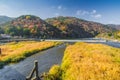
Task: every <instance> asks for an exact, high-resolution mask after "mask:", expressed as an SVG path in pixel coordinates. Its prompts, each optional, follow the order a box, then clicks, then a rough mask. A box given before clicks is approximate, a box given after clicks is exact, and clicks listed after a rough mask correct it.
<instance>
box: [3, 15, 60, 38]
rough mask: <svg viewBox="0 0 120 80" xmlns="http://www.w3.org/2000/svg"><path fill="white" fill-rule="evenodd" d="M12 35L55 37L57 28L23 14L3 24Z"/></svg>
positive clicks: (57, 31)
mask: <svg viewBox="0 0 120 80" xmlns="http://www.w3.org/2000/svg"><path fill="white" fill-rule="evenodd" d="M4 26H5V27H4V30H5V33H7V34H10V35H12V36H22V37H23V36H24V37H42V38H43V37H44V38H54V37H55V38H57V37H58V36H59V30H58V29H57V28H55V27H53V26H52V25H50V24H48V23H46V22H45V21H43V20H42V19H40V18H39V17H36V16H31V15H23V16H20V17H18V18H16V19H14V20H13V21H11V22H9V23H7V24H5V25H4Z"/></svg>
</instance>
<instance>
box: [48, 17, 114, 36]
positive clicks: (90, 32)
mask: <svg viewBox="0 0 120 80" xmlns="http://www.w3.org/2000/svg"><path fill="white" fill-rule="evenodd" d="M46 22H48V23H49V24H51V25H53V26H54V27H56V28H58V29H59V30H61V37H62V38H85V37H95V36H96V35H98V34H101V33H108V32H112V31H113V30H115V29H114V28H110V27H108V26H107V25H104V24H100V23H96V22H92V21H86V20H82V19H79V18H75V17H62V16H60V17H54V18H48V19H46Z"/></svg>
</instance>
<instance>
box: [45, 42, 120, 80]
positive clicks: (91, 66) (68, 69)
mask: <svg viewBox="0 0 120 80" xmlns="http://www.w3.org/2000/svg"><path fill="white" fill-rule="evenodd" d="M44 78H45V80H120V49H119V48H114V47H110V46H107V45H103V44H92V43H76V44H74V45H70V46H68V47H67V48H66V50H65V54H64V58H63V60H62V64H61V66H57V65H55V66H53V67H52V68H51V69H50V71H49V73H48V76H46V77H44Z"/></svg>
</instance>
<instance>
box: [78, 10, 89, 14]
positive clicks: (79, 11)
mask: <svg viewBox="0 0 120 80" xmlns="http://www.w3.org/2000/svg"><path fill="white" fill-rule="evenodd" d="M88 14H89V12H88V11H82V10H77V11H76V15H88Z"/></svg>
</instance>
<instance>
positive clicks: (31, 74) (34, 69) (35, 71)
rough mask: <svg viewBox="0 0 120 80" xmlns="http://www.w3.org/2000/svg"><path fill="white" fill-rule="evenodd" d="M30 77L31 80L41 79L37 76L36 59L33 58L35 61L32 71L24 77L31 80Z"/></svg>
mask: <svg viewBox="0 0 120 80" xmlns="http://www.w3.org/2000/svg"><path fill="white" fill-rule="evenodd" d="M34 73H35V77H34V78H32V77H33V74H34ZM31 79H32V80H41V79H40V78H39V72H38V61H37V60H35V62H34V68H33V70H32V72H31V73H30V76H28V77H27V78H26V80H31Z"/></svg>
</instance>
